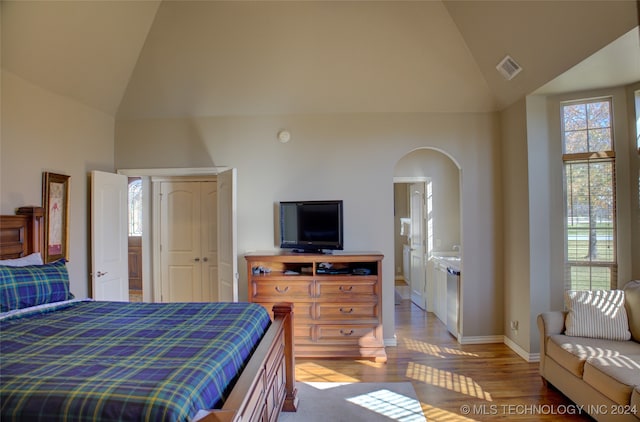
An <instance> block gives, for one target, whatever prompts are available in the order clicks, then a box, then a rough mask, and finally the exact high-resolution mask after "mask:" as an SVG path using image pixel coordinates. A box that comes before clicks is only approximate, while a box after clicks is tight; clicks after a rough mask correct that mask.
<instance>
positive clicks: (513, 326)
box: [511, 320, 519, 331]
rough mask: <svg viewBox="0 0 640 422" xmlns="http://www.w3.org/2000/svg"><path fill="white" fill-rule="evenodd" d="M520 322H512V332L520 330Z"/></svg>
mask: <svg viewBox="0 0 640 422" xmlns="http://www.w3.org/2000/svg"><path fill="white" fill-rule="evenodd" d="M518 325H519V324H518V321H515V320H514V321H511V330H513V331H517V330H518Z"/></svg>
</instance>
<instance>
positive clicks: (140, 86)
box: [0, 0, 640, 119]
mask: <svg viewBox="0 0 640 422" xmlns="http://www.w3.org/2000/svg"><path fill="white" fill-rule="evenodd" d="M0 4H1V5H2V6H1V13H2V32H1V36H2V40H1V41H2V68H3V69H4V70H5V71H9V72H12V73H13V74H15V75H17V76H19V77H21V78H23V79H25V80H28V81H30V82H31V83H33V84H35V85H38V86H41V87H43V88H45V89H48V90H50V91H52V92H54V93H57V94H60V95H64V96H67V97H70V98H73V99H75V100H77V101H79V102H81V103H84V104H86V105H88V106H90V107H93V108H96V109H98V110H102V111H104V112H105V113H108V114H109V115H112V116H115V117H116V118H119V119H134V118H146V117H185V116H220V115H254V114H284V113H340V112H449V111H454V112H476V111H492V110H500V109H502V108H504V107H506V106H508V105H509V104H511V103H513V102H514V101H516V100H518V99H519V98H522V97H523V96H525V95H528V94H530V93H532V92H534V91H536V90H540V92H557V91H562V90H567V89H572V90H575V89H584V88H597V87H599V86H608V85H612V84H626V83H630V82H635V81H638V80H640V47H639V45H638V33H637V25H638V12H637V6H636V1H635V0H620V1H616V0H603V1H599V0H586V1H580V0H577V1H542V0H533V1H526V0H511V1H484V0H470V1H459V0H456V1H440V0H425V1H400V0H397V1H255V2H254V1H213V0H212V1H188V0H164V1H155V0H139V1H138V0H125V1H100V0H96V1H81V0H71V1H46V0H45V1H12V0H8V1H7V0H3V1H2V3H0ZM634 28H635V29H634ZM630 31H631V32H630ZM625 34H626V35H625ZM612 43H613V44H612ZM607 46H608V47H607ZM605 47H606V48H605ZM603 48H604V50H602V49H603ZM600 50H601V51H600ZM599 51H600V53H598V54H595V55H594V53H597V52H599ZM605 52H607V54H604V53H605ZM507 54H508V55H510V56H511V57H513V59H515V60H516V61H517V62H518V64H519V65H520V66H522V68H523V70H522V72H521V73H520V74H518V75H517V76H516V77H515V78H514V79H513V80H511V81H507V80H505V79H504V78H502V76H501V75H500V74H499V73H498V72H497V71H496V65H497V64H498V62H499V61H500V60H501V59H502V58H503V57H504V56H505V55H507ZM598 57H605V59H604V62H603V61H602V60H600V59H598ZM587 58H589V60H590V67H589V66H587V67H585V66H584V65H582V67H581V66H580V65H579V64H580V63H581V62H583V60H585V59H587ZM603 63H604V64H603ZM576 65H578V66H576ZM572 68H573V70H570V69H572ZM585 69H591V70H585ZM593 69H596V70H593ZM567 71H570V73H569V75H570V76H567V74H566V73H565V72H567ZM571 72H572V73H571ZM594 72H596V73H600V75H596V77H593V75H594ZM563 74H564V76H563Z"/></svg>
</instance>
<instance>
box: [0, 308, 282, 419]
mask: <svg viewBox="0 0 640 422" xmlns="http://www.w3.org/2000/svg"><path fill="white" fill-rule="evenodd" d="M269 324H270V319H269V315H268V313H267V312H266V310H265V309H264V308H263V307H262V306H260V305H255V304H247V303H122V302H92V301H88V302H75V303H71V304H66V305H63V306H61V307H60V308H59V309H54V310H45V311H40V312H36V313H32V314H27V315H22V316H18V317H13V318H8V319H6V320H3V321H1V322H0V359H1V360H0V410H1V412H0V420H2V421H3V422H5V421H12V420H21V421H27V420H28V421H35V420H64V421H70V422H71V421H87V420H95V421H125V420H136V421H143V420H144V421H184V420H189V419H190V418H192V417H193V416H194V415H195V414H196V413H197V411H198V410H199V409H211V408H216V407H220V406H221V405H222V403H223V402H224V399H225V398H226V395H227V394H228V393H229V391H230V390H231V387H232V386H233V384H234V382H235V380H236V379H237V377H238V375H239V374H240V372H241V371H242V368H243V366H244V364H245V362H246V361H247V360H248V357H249V356H250V355H251V353H252V352H253V350H255V347H256V345H257V343H258V342H259V341H260V339H261V338H262V336H263V334H264V332H265V331H266V329H267V327H268V326H269Z"/></svg>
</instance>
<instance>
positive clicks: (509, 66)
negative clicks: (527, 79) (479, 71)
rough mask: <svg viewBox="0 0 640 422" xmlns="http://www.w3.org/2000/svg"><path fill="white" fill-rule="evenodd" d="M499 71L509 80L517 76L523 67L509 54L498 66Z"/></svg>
mask: <svg viewBox="0 0 640 422" xmlns="http://www.w3.org/2000/svg"><path fill="white" fill-rule="evenodd" d="M496 69H498V72H500V74H501V75H502V76H503V77H504V78H505V79H506V80H508V81H510V80H511V79H513V78H515V76H516V75H517V74H518V73H520V72H521V71H522V68H521V67H520V65H519V64H518V63H516V61H515V60H513V58H511V56H509V55H507V56H505V57H504V59H502V61H501V62H500V63H498V65H497V66H496Z"/></svg>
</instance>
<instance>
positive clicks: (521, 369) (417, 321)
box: [296, 300, 592, 422]
mask: <svg viewBox="0 0 640 422" xmlns="http://www.w3.org/2000/svg"><path fill="white" fill-rule="evenodd" d="M395 312H396V335H397V342H398V345H397V346H395V347H387V355H388V362H387V363H386V364H380V363H373V362H369V361H359V360H356V361H354V360H345V359H335V360H331V359H314V360H311V359H297V360H296V379H297V380H298V381H315V382H321V381H330V382H392V381H411V383H412V384H413V386H414V388H415V391H416V393H417V396H418V399H419V400H420V402H421V405H422V409H423V411H424V413H425V415H426V416H427V420H428V421H429V422H444V421H447V422H450V421H472V420H479V421H484V420H508V421H511V420H517V421H554V420H563V421H566V420H570V421H591V420H592V419H591V418H589V417H588V416H587V415H584V414H583V415H579V414H577V415H572V414H567V412H571V411H576V412H577V408H576V407H574V406H573V404H572V402H571V401H570V400H569V399H567V398H566V397H565V396H563V395H562V394H561V393H559V392H558V391H557V390H555V389H554V388H553V387H552V386H546V385H544V384H543V382H542V380H541V378H540V375H539V374H538V364H537V363H528V362H526V361H525V360H524V359H522V358H521V357H520V356H518V355H517V354H516V353H515V352H513V351H512V350H511V349H509V348H508V347H507V346H506V345H504V344H474V345H460V344H458V343H457V342H456V341H455V340H454V338H453V337H452V336H451V335H450V334H449V333H448V331H447V329H446V327H445V326H444V324H442V323H441V322H440V320H438V319H437V318H436V317H435V316H434V315H433V314H431V313H426V312H423V311H422V310H421V309H419V308H418V307H417V306H415V305H413V304H412V303H411V302H410V301H409V300H402V301H401V302H400V303H399V304H397V305H396V306H395Z"/></svg>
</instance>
